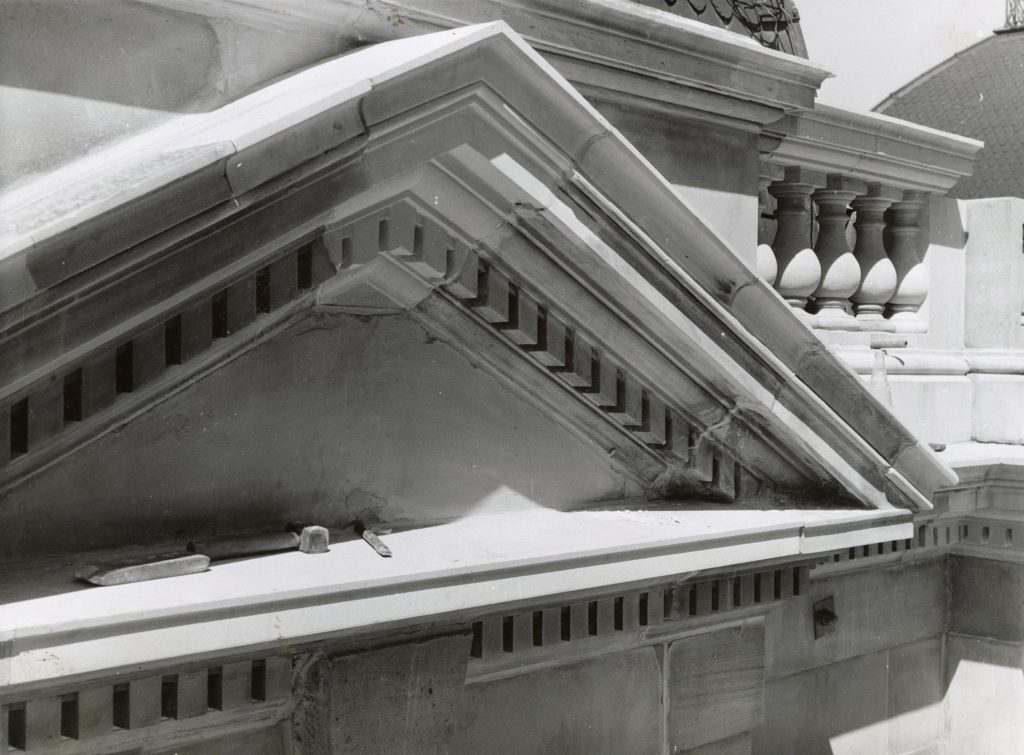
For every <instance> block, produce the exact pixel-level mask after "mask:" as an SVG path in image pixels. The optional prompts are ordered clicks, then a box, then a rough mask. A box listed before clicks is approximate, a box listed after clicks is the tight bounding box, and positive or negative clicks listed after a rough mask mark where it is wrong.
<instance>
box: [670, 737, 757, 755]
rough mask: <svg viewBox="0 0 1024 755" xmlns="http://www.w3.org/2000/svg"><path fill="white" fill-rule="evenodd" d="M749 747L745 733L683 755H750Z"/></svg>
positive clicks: (748, 738)
mask: <svg viewBox="0 0 1024 755" xmlns="http://www.w3.org/2000/svg"><path fill="white" fill-rule="evenodd" d="M750 746H751V745H750V734H749V733H746V732H745V733H743V734H738V735H736V736H735V737H729V738H728V739H720V740H718V741H717V742H711V743H710V744H706V745H702V746H701V747H696V748H694V749H692V750H687V751H686V752H685V753H684V755H750V753H751V749H750Z"/></svg>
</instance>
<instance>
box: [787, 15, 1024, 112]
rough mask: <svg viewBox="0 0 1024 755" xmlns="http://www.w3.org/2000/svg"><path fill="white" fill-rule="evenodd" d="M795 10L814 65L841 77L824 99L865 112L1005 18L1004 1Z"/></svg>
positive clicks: (829, 84) (831, 83)
mask: <svg viewBox="0 0 1024 755" xmlns="http://www.w3.org/2000/svg"><path fill="white" fill-rule="evenodd" d="M796 7H797V8H798V9H799V11H800V26H801V28H802V29H803V32H804V40H805V41H806V42H807V52H808V54H809V56H810V58H811V60H812V61H814V62H815V63H820V64H821V65H823V66H825V67H826V68H828V69H829V70H831V71H832V72H833V73H834V74H836V78H834V79H828V80H827V81H826V82H825V84H824V86H823V87H822V88H821V92H820V96H821V99H823V100H825V101H827V102H832V103H836V104H840V105H845V106H846V107H850V108H856V109H860V110H870V109H871V108H873V107H874V106H875V105H877V104H878V103H879V102H880V101H882V100H883V99H885V98H886V97H887V96H888V95H889V94H891V93H892V92H893V91H895V90H896V89H899V88H900V87H901V86H903V85H904V84H906V83H908V82H909V81H910V80H911V79H913V78H915V77H916V76H918V75H919V74H921V73H924V72H925V71H927V70H928V69H929V68H931V67H932V66H934V65H936V64H937V63H940V62H942V61H943V60H945V59H946V58H948V57H949V56H950V55H952V54H953V53H955V52H957V51H959V50H962V49H963V48H965V47H968V46H970V45H972V44H974V43H975V42H977V41H979V40H981V39H983V38H985V37H987V36H989V35H990V34H991V33H992V30H993V29H997V28H1002V26H1003V23H1004V21H1005V20H1006V2H1005V0H796Z"/></svg>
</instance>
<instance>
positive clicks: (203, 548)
mask: <svg viewBox="0 0 1024 755" xmlns="http://www.w3.org/2000/svg"><path fill="white" fill-rule="evenodd" d="M299 539H300V538H299V535H298V533H295V532H275V533H272V534H268V535H249V536H245V537H226V538H221V539H219V540H197V541H196V542H193V543H189V544H188V545H187V546H186V548H187V549H188V550H189V551H190V552H191V553H202V554H203V555H204V556H209V557H210V559H212V560H213V561H220V560H223V559H226V558H242V557H243V556H255V555H256V554H258V553H271V552H273V551H286V550H291V549H292V548H298V547H299Z"/></svg>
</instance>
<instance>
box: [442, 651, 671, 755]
mask: <svg viewBox="0 0 1024 755" xmlns="http://www.w3.org/2000/svg"><path fill="white" fill-rule="evenodd" d="M661 686H662V685H661V673H660V671H659V665H658V659H657V655H656V653H655V651H654V649H652V648H642V649H637V650H632V651H628V652H622V653H616V654H614V655H607V656H602V657H600V658H595V659H592V660H588V661H583V662H581V663H575V664H572V665H568V666H558V667H555V668H548V669H543V670H540V671H536V672H534V673H529V674H524V675H522V676H515V677H512V678H509V679H501V680H498V681H492V682H486V683H482V684H474V685H472V686H469V687H467V688H466V697H465V710H464V713H463V716H462V720H461V722H460V726H459V731H458V733H457V734H456V737H455V739H454V740H453V743H452V752H453V753H465V754H466V755H476V754H477V753H482V752H487V753H509V754H510V755H511V754H513V753H514V754H515V755H519V754H520V753H538V754H540V753H550V754H551V755H563V754H564V753H583V752H586V753H637V755H639V754H641V753H660V752H661V751H662V714H661Z"/></svg>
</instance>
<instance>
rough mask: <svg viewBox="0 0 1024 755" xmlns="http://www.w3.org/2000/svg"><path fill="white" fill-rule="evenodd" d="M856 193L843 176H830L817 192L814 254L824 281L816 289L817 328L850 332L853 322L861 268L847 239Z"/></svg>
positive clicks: (814, 196)
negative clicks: (852, 298) (853, 297)
mask: <svg viewBox="0 0 1024 755" xmlns="http://www.w3.org/2000/svg"><path fill="white" fill-rule="evenodd" d="M856 196H857V194H856V192H854V191H851V190H850V184H849V181H848V180H846V179H844V178H843V177H842V176H829V177H828V182H827V184H826V187H825V188H824V189H819V190H818V191H816V192H814V194H813V199H814V201H815V202H816V203H817V205H818V240H817V242H816V243H815V245H814V252H815V254H817V255H818V262H819V263H820V264H821V280H820V281H819V283H818V287H817V288H816V289H815V290H814V300H815V303H816V304H817V306H818V327H821V328H826V329H828V328H832V329H848V328H850V327H851V326H853V325H854V320H853V318H852V316H851V315H850V312H849V310H848V307H849V306H850V304H849V298H850V296H851V295H852V294H853V292H854V291H856V290H857V285H858V284H859V283H860V265H859V264H858V263H857V258H856V257H854V256H853V252H851V251H850V245H849V243H848V242H847V240H846V223H847V215H846V209H847V207H848V206H849V204H850V201H851V200H852V199H853V198H854V197H856Z"/></svg>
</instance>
